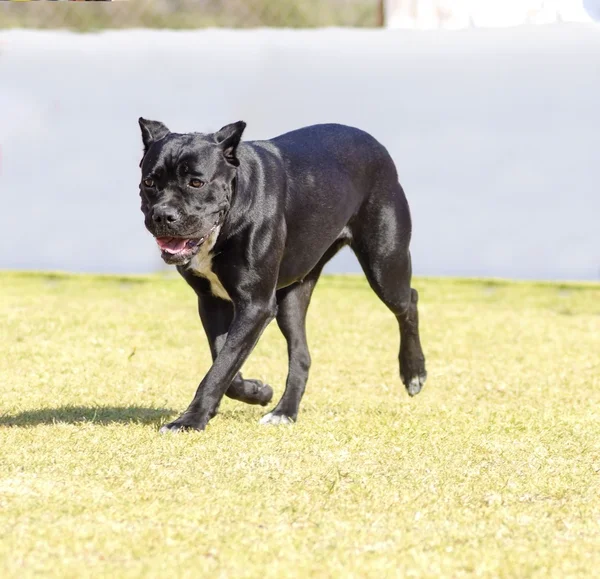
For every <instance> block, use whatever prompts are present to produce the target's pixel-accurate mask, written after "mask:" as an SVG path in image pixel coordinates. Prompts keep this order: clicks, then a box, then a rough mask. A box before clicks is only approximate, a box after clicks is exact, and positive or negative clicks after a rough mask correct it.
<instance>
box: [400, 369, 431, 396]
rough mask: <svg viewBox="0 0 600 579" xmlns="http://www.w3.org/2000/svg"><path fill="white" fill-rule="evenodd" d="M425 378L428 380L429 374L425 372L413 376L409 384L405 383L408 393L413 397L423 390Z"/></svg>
mask: <svg viewBox="0 0 600 579" xmlns="http://www.w3.org/2000/svg"><path fill="white" fill-rule="evenodd" d="M425 380H427V374H426V373H425V372H424V373H423V374H419V375H418V376H413V377H412V378H411V379H410V381H409V382H408V384H405V386H406V391H407V392H408V395H409V396H411V397H412V396H416V395H417V394H418V393H419V392H421V389H422V388H423V386H424V385H425Z"/></svg>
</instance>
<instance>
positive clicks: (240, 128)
mask: <svg viewBox="0 0 600 579" xmlns="http://www.w3.org/2000/svg"><path fill="white" fill-rule="evenodd" d="M245 128H246V123H245V122H244V121H238V122H237V123H231V125H225V126H224V127H223V128H222V129H220V130H219V131H217V132H216V133H215V139H216V140H217V144H218V145H219V147H221V150H222V151H223V156H224V157H225V160H226V161H227V162H228V163H229V164H231V165H233V166H235V167H238V166H239V164H240V162H239V161H238V158H237V157H236V155H235V151H236V149H237V146H238V145H239V144H240V140H241V139H242V133H243V132H244V129H245Z"/></svg>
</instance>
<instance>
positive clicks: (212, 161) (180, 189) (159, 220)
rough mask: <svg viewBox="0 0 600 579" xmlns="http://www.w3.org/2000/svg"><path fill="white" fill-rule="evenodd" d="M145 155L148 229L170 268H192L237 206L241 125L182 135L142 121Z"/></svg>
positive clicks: (144, 196) (144, 199) (142, 188)
mask: <svg viewBox="0 0 600 579" xmlns="http://www.w3.org/2000/svg"><path fill="white" fill-rule="evenodd" d="M139 123H140V128H141V129H142V141H143V143H144V156H143V158H142V161H141V162H140V167H141V169H142V178H141V181H140V197H141V199H142V212H143V213H144V218H145V219H144V221H145V224H146V228H147V229H148V231H150V233H152V235H154V237H155V238H156V242H157V243H158V246H159V248H160V250H161V256H162V258H163V259H164V260H165V261H166V262H167V263H169V264H175V265H183V264H186V263H188V262H189V261H190V260H191V259H192V257H194V255H196V253H198V251H200V247H201V246H202V244H203V243H204V242H205V241H206V240H207V239H208V238H209V237H210V236H211V235H213V236H214V235H216V232H217V231H218V229H219V228H220V226H221V224H222V223H223V220H224V219H225V216H226V215H227V212H228V210H229V206H230V203H231V195H232V190H233V187H234V180H235V175H236V167H237V166H238V165H239V161H238V159H237V156H236V149H237V146H238V144H239V142H240V139H241V137H242V133H243V132H244V129H245V127H246V123H244V122H243V121H239V122H237V123H233V124H231V125H227V126H225V127H223V128H222V129H221V130H220V131H217V132H216V133H213V134H209V135H203V134H199V133H189V134H177V133H171V132H170V131H169V129H168V128H167V127H166V126H165V125H163V124H162V123H160V122H158V121H148V120H146V119H143V118H140V120H139Z"/></svg>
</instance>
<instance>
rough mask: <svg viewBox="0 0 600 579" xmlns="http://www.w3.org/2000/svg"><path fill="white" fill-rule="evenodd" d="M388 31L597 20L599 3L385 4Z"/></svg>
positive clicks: (402, 0) (486, 0) (461, 0)
mask: <svg viewBox="0 0 600 579" xmlns="http://www.w3.org/2000/svg"><path fill="white" fill-rule="evenodd" d="M384 2H385V3H384V6H385V15H386V25H387V26H388V27H389V28H410V29H421V30H422V29H439V28H442V29H452V30H454V29H460V28H469V27H470V26H476V27H485V28H497V27H506V26H520V25H523V24H548V23H552V22H559V21H562V22H587V23H589V22H593V21H594V20H600V0H384Z"/></svg>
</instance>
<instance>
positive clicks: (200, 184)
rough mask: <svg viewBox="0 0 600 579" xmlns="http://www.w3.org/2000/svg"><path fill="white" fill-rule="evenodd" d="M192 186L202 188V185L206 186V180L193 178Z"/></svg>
mask: <svg viewBox="0 0 600 579" xmlns="http://www.w3.org/2000/svg"><path fill="white" fill-rule="evenodd" d="M190 187H194V188H195V189H200V187H204V182H203V181H200V179H192V180H191V181H190Z"/></svg>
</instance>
